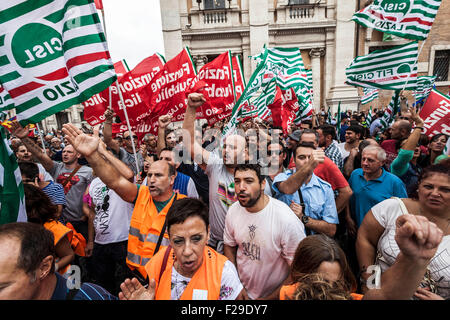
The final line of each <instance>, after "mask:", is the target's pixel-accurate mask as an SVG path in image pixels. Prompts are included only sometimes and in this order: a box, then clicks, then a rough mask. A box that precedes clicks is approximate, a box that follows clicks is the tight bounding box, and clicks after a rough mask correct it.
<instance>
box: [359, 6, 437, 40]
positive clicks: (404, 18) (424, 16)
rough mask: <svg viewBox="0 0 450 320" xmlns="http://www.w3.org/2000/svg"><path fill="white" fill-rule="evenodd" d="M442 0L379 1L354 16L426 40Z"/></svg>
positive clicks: (376, 26) (371, 25) (386, 30)
mask: <svg viewBox="0 0 450 320" xmlns="http://www.w3.org/2000/svg"><path fill="white" fill-rule="evenodd" d="M440 5H441V0H375V1H374V2H373V4H371V5H368V6H367V7H365V8H364V9H362V10H360V11H358V12H357V13H355V14H354V15H353V18H352V20H354V21H355V22H356V23H359V24H360V25H362V26H364V27H367V28H372V29H375V30H378V31H381V32H384V33H387V34H392V35H395V36H398V37H402V38H406V39H411V40H425V39H426V38H427V36H428V33H429V32H430V30H431V26H432V25H433V22H434V19H435V17H436V14H437V12H438V10H439V6H440Z"/></svg>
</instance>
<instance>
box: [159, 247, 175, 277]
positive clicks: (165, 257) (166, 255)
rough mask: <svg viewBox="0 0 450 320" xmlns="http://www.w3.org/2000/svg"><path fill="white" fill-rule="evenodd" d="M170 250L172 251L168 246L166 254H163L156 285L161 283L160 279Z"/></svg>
mask: <svg viewBox="0 0 450 320" xmlns="http://www.w3.org/2000/svg"><path fill="white" fill-rule="evenodd" d="M170 250H172V247H171V246H170V244H169V246H168V247H167V249H166V252H165V253H164V259H163V262H162V265H161V271H160V272H159V278H158V283H159V282H160V281H161V277H162V275H163V273H164V271H165V270H166V266H167V260H168V259H169V254H170Z"/></svg>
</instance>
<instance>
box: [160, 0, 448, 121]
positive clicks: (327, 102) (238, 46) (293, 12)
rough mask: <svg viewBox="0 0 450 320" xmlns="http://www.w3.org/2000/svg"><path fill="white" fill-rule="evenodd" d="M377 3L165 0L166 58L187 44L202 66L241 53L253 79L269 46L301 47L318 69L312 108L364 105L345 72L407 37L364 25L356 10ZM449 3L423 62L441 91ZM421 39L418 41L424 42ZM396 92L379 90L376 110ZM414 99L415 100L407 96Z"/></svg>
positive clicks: (445, 66) (162, 1) (444, 6)
mask: <svg viewBox="0 0 450 320" xmlns="http://www.w3.org/2000/svg"><path fill="white" fill-rule="evenodd" d="M371 2H372V1H371V0H369V1H368V0H160V7H161V18H162V31H163V37H164V45H165V55H166V60H169V59H171V58H173V57H174V56H175V55H177V54H178V53H179V52H180V51H181V50H182V48H183V47H185V46H187V47H189V49H190V51H191V53H192V55H193V59H194V61H195V63H196V65H197V68H198V69H199V68H201V66H203V65H204V64H205V63H207V62H208V61H211V60H212V59H214V58H215V57H216V56H217V55H219V54H221V53H223V52H224V51H226V50H231V52H232V54H234V55H241V56H242V62H243V69H244V76H245V78H246V80H247V81H248V80H249V78H250V76H251V74H252V71H253V70H254V69H255V62H254V61H253V60H251V59H250V58H249V56H252V55H257V54H259V53H260V52H261V50H262V48H263V46H264V45H266V46H268V47H297V48H299V49H300V50H301V53H302V58H303V61H304V63H305V66H306V68H307V69H312V75H313V89H314V102H313V103H314V107H315V108H316V110H317V109H319V108H320V107H321V106H325V107H326V108H328V107H331V110H332V112H333V113H334V112H336V111H337V106H338V104H339V102H341V109H342V110H360V109H362V110H365V109H368V108H369V105H361V104H360V102H359V101H360V96H361V95H362V89H360V88H355V87H352V86H349V85H346V84H345V80H346V76H345V69H346V68H347V67H348V66H349V64H350V62H351V61H352V60H353V59H354V58H355V57H356V56H361V55H365V54H368V53H369V52H371V51H373V50H376V49H380V48H385V47H389V46H394V45H399V44H404V43H406V42H408V41H409V40H406V39H401V38H398V37H392V38H391V39H390V40H388V39H386V38H385V39H383V33H381V32H379V31H375V30H372V29H367V28H364V27H362V26H359V25H358V24H356V23H355V22H353V21H351V18H352V16H353V14H354V13H355V12H356V11H357V10H359V9H362V8H364V6H366V5H368V4H370V3H371ZM449 16H450V3H449V2H448V1H442V4H441V8H440V9H439V12H438V15H437V17H436V20H435V22H434V24H433V27H432V30H431V32H430V35H429V37H428V39H427V40H426V43H425V44H424V45H423V48H422V51H421V53H420V56H419V59H418V69H419V76H420V75H434V74H437V75H438V79H439V81H438V82H437V83H436V86H437V89H438V90H439V91H441V92H443V93H445V94H447V93H448V87H449V84H450V78H449V73H450V72H449V65H450V64H449V60H450V25H449V24H448V22H447V21H448V18H449ZM420 46H421V43H419V47H420ZM392 94H393V93H392V91H387V90H381V92H380V98H379V99H378V100H377V101H375V102H373V103H376V104H375V105H374V107H384V106H386V105H388V104H389V101H390V98H391V96H392ZM407 96H408V100H410V102H411V103H413V102H414V100H413V96H412V95H411V94H410V93H407Z"/></svg>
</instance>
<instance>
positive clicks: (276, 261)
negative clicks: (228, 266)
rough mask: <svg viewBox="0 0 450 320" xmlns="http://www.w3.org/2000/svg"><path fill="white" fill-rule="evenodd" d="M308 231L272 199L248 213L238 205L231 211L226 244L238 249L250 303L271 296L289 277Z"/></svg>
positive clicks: (225, 235)
mask: <svg viewBox="0 0 450 320" xmlns="http://www.w3.org/2000/svg"><path fill="white" fill-rule="evenodd" d="M303 238H305V227H304V226H303V223H302V222H301V221H300V220H299V219H298V217H297V216H296V215H295V214H294V212H293V211H292V210H291V209H290V208H289V207H288V206H287V205H286V204H284V203H283V202H281V201H279V200H276V199H274V198H272V197H269V203H268V204H267V205H266V207H265V208H264V209H263V210H261V211H259V212H256V213H250V212H248V211H247V210H246V209H245V208H244V207H242V206H241V205H240V204H239V202H236V203H235V204H233V205H232V206H231V207H230V209H229V210H228V214H227V216H226V220H225V232H224V243H225V244H226V245H228V246H230V247H235V246H238V250H237V254H236V264H237V268H238V272H239V278H240V279H241V282H242V284H243V285H244V287H245V288H246V290H247V293H248V295H249V297H250V298H251V299H257V298H261V297H265V296H267V295H269V294H270V293H272V292H273V291H274V290H275V289H276V288H277V287H278V286H280V285H281V284H282V282H283V281H284V280H285V279H286V278H287V276H288V274H289V266H290V265H291V263H292V260H293V258H294V254H295V250H296V249H297V246H298V244H299V242H300V241H301V240H302V239H303Z"/></svg>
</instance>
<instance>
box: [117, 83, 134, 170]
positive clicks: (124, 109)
mask: <svg viewBox="0 0 450 320" xmlns="http://www.w3.org/2000/svg"><path fill="white" fill-rule="evenodd" d="M116 87H117V91H118V92H119V97H120V102H122V106H123V113H124V114H125V119H126V120H127V127H128V133H129V134H130V139H131V146H132V147H133V153H134V161H136V171H137V172H136V174H138V173H139V164H138V160H137V154H136V147H135V145H134V139H133V135H132V132H131V125H130V120H129V119H128V113H127V106H126V105H125V102H124V101H123V96H122V91H120V88H119V81H118V80H116Z"/></svg>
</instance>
